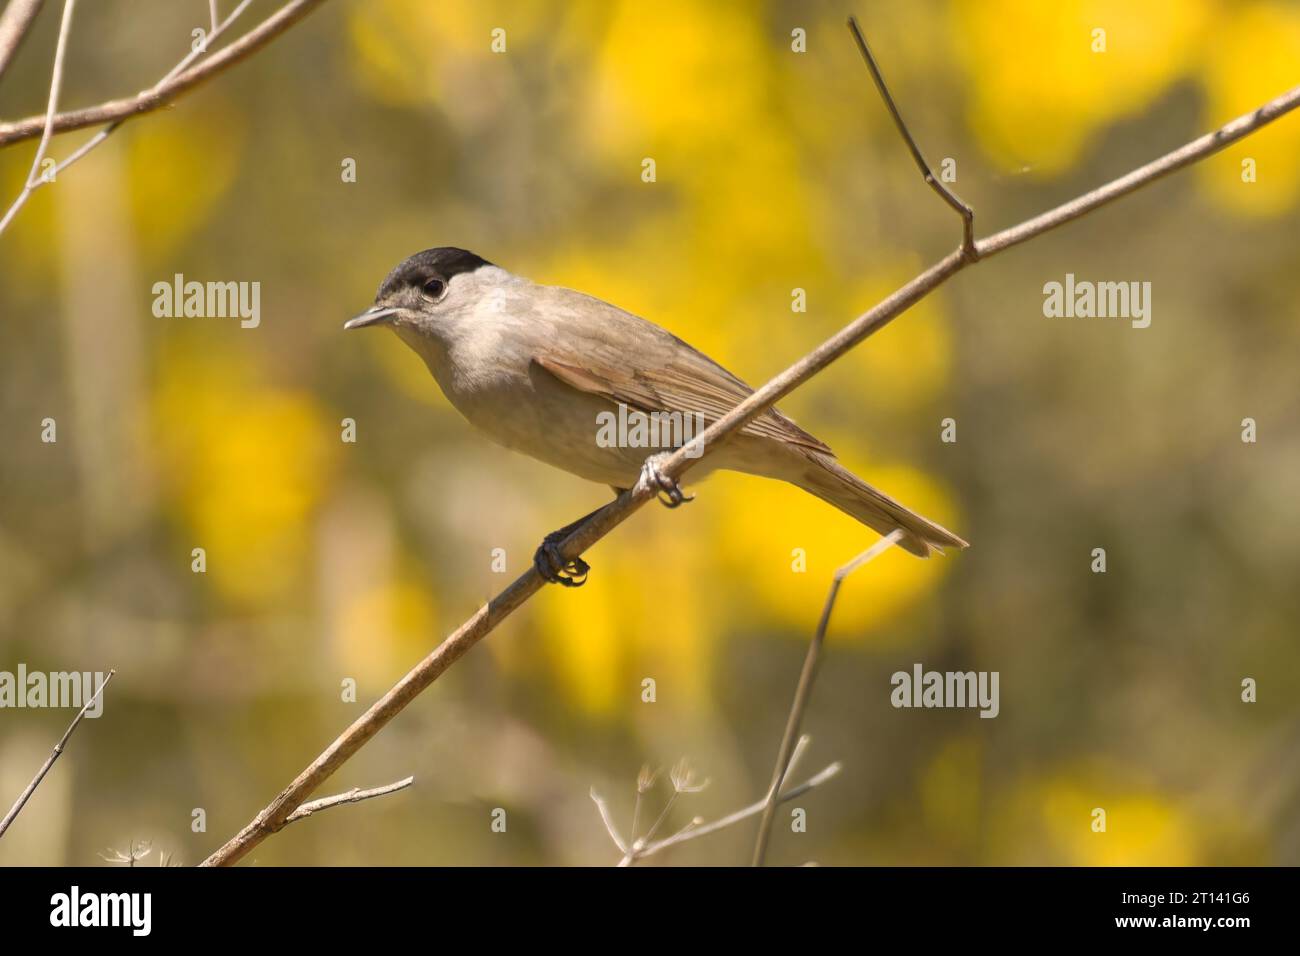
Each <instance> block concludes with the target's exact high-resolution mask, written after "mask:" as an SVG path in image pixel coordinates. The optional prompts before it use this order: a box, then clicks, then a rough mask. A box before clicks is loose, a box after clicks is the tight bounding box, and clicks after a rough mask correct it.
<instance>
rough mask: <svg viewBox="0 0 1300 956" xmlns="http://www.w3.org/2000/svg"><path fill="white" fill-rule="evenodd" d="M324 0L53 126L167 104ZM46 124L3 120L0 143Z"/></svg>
mask: <svg viewBox="0 0 1300 956" xmlns="http://www.w3.org/2000/svg"><path fill="white" fill-rule="evenodd" d="M324 2H325V0H291V2H290V3H286V4H285V5H284V6H283V7H281V8H280V9H279V10H277V11H276V12H275V13H273V14H271V16H269V17H267V18H266V19H265V20H263V21H262V22H261V23H260V24H258V26H257V27H255V28H254V29H252V30H250V31H249V32H248V33H245V34H244V35H243V36H242V37H240V38H239V39H238V40H236V41H235V42H234V43H232V44H230V46H228V47H226V48H225V49H224V50H222V51H221V52H219V53H214V54H213V55H212V56H210V57H208V58H207V59H206V60H204V61H203V62H202V63H200V64H199V65H198V66H194V67H191V68H189V69H186V70H184V71H183V72H180V73H177V74H176V75H174V76H169V77H168V79H167V80H166V82H164V83H162V84H160V85H159V86H155V87H153V88H151V89H148V90H145V91H144V92H142V93H138V94H136V95H135V96H128V97H124V98H122V99H118V100H109V101H108V102H106V103H100V104H99V105H98V106H90V107H86V108H85V109H79V110H69V111H68V112H66V113H58V114H56V115H55V116H54V120H53V123H51V124H50V128H51V130H52V132H54V133H66V132H67V131H68V130H71V129H84V128H85V127H87V126H99V125H101V124H103V123H111V122H114V121H118V120H127V119H130V118H131V117H134V116H139V115H140V114H141V113H149V112H152V111H153V110H156V109H158V108H159V107H163V106H167V105H168V104H170V103H172V102H174V101H175V100H176V99H177V98H179V97H180V96H181V95H183V94H185V93H188V92H189V91H190V90H192V89H194V88H195V87H196V86H198V85H199V84H200V83H203V82H204V81H205V80H209V79H211V78H212V77H214V76H216V75H217V74H218V73H220V72H222V71H223V70H226V69H229V68H230V67H232V66H234V65H235V64H236V63H239V62H240V61H242V60H245V59H247V58H248V57H249V56H251V55H252V54H253V53H256V52H257V51H258V50H260V49H261V48H262V47H264V46H266V45H267V44H268V43H270V42H271V41H272V40H274V39H275V38H276V37H278V36H279V35H280V34H281V33H283V32H284V31H285V30H287V29H289V27H291V26H293V25H294V24H295V23H297V22H298V21H299V20H301V19H302V18H303V17H305V16H307V14H309V13H311V12H312V11H313V10H315V9H316V7H318V6H320V5H321V4H322V3H324ZM230 19H231V17H227V18H226V20H227V22H229V21H230ZM211 40H212V37H209V38H208V41H209V45H210V44H211ZM204 49H206V47H205V48H204ZM200 52H202V51H200ZM45 128H46V127H45V117H44V116H29V117H27V118H26V119H21V120H18V121H16V122H13V123H0V146H8V145H10V144H11V143H17V142H20V141H22V140H25V139H32V138H33V137H36V136H39V135H41V134H42V131H43V130H44V129H45Z"/></svg>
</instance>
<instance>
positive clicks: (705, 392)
mask: <svg viewBox="0 0 1300 956" xmlns="http://www.w3.org/2000/svg"><path fill="white" fill-rule="evenodd" d="M679 341H680V340H679ZM681 345H682V347H683V349H684V350H685V353H686V354H687V355H689V356H690V358H689V359H688V361H690V362H691V365H689V366H683V365H679V364H677V362H675V361H674V362H671V363H669V364H666V365H662V366H660V367H658V368H655V369H654V370H653V371H637V372H633V373H632V374H631V375H630V376H629V375H628V373H626V372H619V371H615V370H614V369H611V368H609V367H607V366H603V365H598V364H596V363H594V362H591V361H586V360H584V361H583V362H582V364H580V365H579V364H576V363H574V362H573V361H572V360H571V359H567V358H566V359H561V358H559V357H557V356H555V355H553V354H549V353H541V354H538V355H536V356H534V357H533V361H535V362H536V363H537V364H538V365H540V366H541V367H542V368H544V369H546V370H547V371H548V372H550V373H551V374H552V375H554V376H555V377H556V378H558V379H559V380H560V381H562V382H564V383H565V384H566V385H569V386H571V387H573V388H576V389H578V390H579V391H582V392H588V393H590V394H593V395H600V396H603V397H604V398H607V399H609V400H610V401H612V402H616V403H617V402H622V403H624V404H626V405H628V406H629V407H632V408H638V409H640V410H641V411H644V412H647V413H652V412H681V413H683V414H694V413H697V412H698V413H702V414H703V415H704V418H705V421H707V422H714V421H716V420H717V419H719V418H721V417H722V416H723V415H725V414H726V413H727V412H729V411H731V410H732V409H733V408H735V407H736V406H737V405H739V404H740V403H741V402H742V401H744V400H745V399H746V398H747V397H749V396H750V395H751V394H753V389H751V388H750V387H749V386H748V385H746V384H745V383H744V382H742V381H741V380H740V379H738V378H736V376H734V375H732V374H731V373H730V372H728V371H727V370H726V369H724V368H723V367H722V366H721V365H718V364H717V363H715V362H713V361H712V360H711V359H709V358H708V357H707V356H705V355H703V354H702V353H700V352H697V351H695V350H694V349H692V348H691V347H690V346H689V345H686V343H685V342H682V343H681ZM741 430H742V431H743V432H745V433H747V434H750V435H754V436H757V437H763V438H774V439H776V440H778V441H783V442H788V443H790V444H793V445H800V446H802V447H804V448H808V449H811V450H813V451H819V452H823V453H825V454H832V452H831V450H830V448H829V447H828V446H827V445H826V444H825V443H824V442H822V441H820V440H819V439H817V438H815V437H814V436H812V435H810V434H808V432H806V431H804V430H803V429H802V428H800V427H799V426H798V425H796V424H795V423H794V422H793V421H791V420H790V419H789V418H787V417H786V416H785V415H783V414H781V412H779V411H777V410H776V409H775V408H769V409H768V410H767V411H765V412H763V414H761V415H759V416H758V417H757V418H755V419H754V420H753V421H751V422H750V423H749V424H748V425H746V426H745V427H744V428H743V429H741Z"/></svg>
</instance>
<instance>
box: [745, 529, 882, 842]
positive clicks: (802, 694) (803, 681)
mask: <svg viewBox="0 0 1300 956" xmlns="http://www.w3.org/2000/svg"><path fill="white" fill-rule="evenodd" d="M904 534H905V532H904V531H902V530H901V529H899V530H896V531H891V532H890V533H889V534H888V535H886V536H885V537H883V538H881V539H880V540H879V541H877V542H876V543H875V544H873V545H872V546H871V547H869V548H867V550H865V551H863V552H862V553H861V554H859V555H858V556H857V557H856V558H854V559H853V560H852V561H850V562H849V563H848V564H846V565H844V566H843V567H842V568H840V569H839V570H837V571H836V572H835V575H834V576H833V577H832V578H831V588H830V591H829V592H828V593H827V594H826V604H825V605H824V606H823V607H822V616H821V619H820V620H819V621H818V622H817V632H816V633H815V634H813V639H812V640H811V641H810V642H809V643H808V653H807V654H806V655H804V659H803V671H802V672H801V673H800V674H799V684H798V686H797V687H796V688H795V692H794V701H793V703H791V704H790V716H789V718H787V720H786V723H785V735H784V736H783V737H782V738H781V746H780V747H779V748H778V750H777V755H776V768H775V769H774V770H773V771H772V783H771V785H770V786H769V787H768V789H767V796H766V797H765V798H764V801H765V803H764V807H763V819H762V820H761V821H759V824H758V837H757V838H756V839H755V841H754V860H753V865H754V866H762V865H763V857H764V855H766V853H767V844H768V841H769V840H770V839H771V835H772V818H773V817H774V816H776V795H777V794H778V793H780V792H781V785H782V784H783V783H784V782H785V778H786V777H787V776H789V775H790V774H791V773H793V772H794V764H795V761H796V759H797V756H798V749H797V748H796V745H795V741H796V740H798V741H799V743H800V744H804V743H806V742H807V740H808V738H807V737H800V736H799V725H800V724H801V723H802V722H803V715H804V711H805V710H807V709H808V701H809V699H810V698H811V697H812V688H813V682H814V681H816V680H817V665H818V663H819V662H820V659H821V652H822V645H823V644H824V643H825V642H826V626H827V625H828V624H830V620H831V611H832V610H834V608H835V598H836V597H838V596H839V593H840V585H841V584H843V583H844V579H845V578H847V577H848V576H849V575H850V574H852V573H853V572H854V571H856V570H858V568H860V567H862V566H863V565H864V564H866V563H867V562H869V561H873V560H875V559H876V558H878V557H879V556H880V555H882V554H884V553H885V552H886V551H888V550H889V549H890V548H892V547H893V546H894V545H896V544H898V542H899V541H900V540H901V539H902V537H903V535H904Z"/></svg>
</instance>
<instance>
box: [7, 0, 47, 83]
mask: <svg viewBox="0 0 1300 956" xmlns="http://www.w3.org/2000/svg"><path fill="white" fill-rule="evenodd" d="M44 3H45V0H9V5H8V6H7V7H5V11H4V13H0V77H3V76H4V75H5V70H7V69H9V64H10V63H11V62H13V58H14V54H15V53H17V52H18V48H19V47H20V46H22V45H23V40H25V39H26V38H27V31H28V30H30V29H31V28H32V23H33V22H35V20H36V14H38V13H40V12H41V6H42V5H44Z"/></svg>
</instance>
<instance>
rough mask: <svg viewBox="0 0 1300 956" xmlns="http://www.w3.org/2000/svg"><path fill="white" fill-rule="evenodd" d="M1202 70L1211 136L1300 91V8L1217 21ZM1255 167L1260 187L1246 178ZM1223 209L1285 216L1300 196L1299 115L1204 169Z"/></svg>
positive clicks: (1201, 173) (1252, 6) (1231, 11)
mask: <svg viewBox="0 0 1300 956" xmlns="http://www.w3.org/2000/svg"><path fill="white" fill-rule="evenodd" d="M1216 26H1217V29H1216V30H1215V35H1214V42H1213V43H1211V44H1209V46H1208V50H1207V53H1208V58H1207V61H1206V63H1205V65H1204V68H1203V70H1202V72H1203V74H1204V76H1205V89H1206V108H1205V112H1206V117H1205V125H1206V128H1207V129H1208V128H1210V127H1214V126H1218V125H1220V124H1221V123H1225V122H1227V121H1228V120H1230V119H1233V118H1234V117H1237V116H1240V115H1242V114H1243V113H1247V112H1250V111H1251V110H1253V109H1255V108H1256V107H1258V106H1259V105H1260V104H1261V103H1264V102H1266V101H1267V100H1270V99H1272V98H1273V97H1274V96H1277V95H1278V94H1279V93H1282V92H1285V91H1286V90H1289V89H1291V88H1292V87H1294V86H1296V85H1297V84H1300V8H1297V7H1296V5H1295V4H1281V3H1249V4H1245V3H1242V4H1232V5H1231V6H1230V7H1228V8H1227V9H1225V10H1224V12H1223V15H1222V16H1221V17H1220V18H1219V19H1218V21H1217V24H1216ZM1246 160H1250V161H1251V163H1252V166H1253V168H1252V169H1250V173H1251V174H1253V177H1254V179H1253V181H1248V180H1247V179H1245V178H1243V174H1244V173H1246V172H1247V170H1246V168H1244V167H1243V162H1245V161H1246ZM1196 176H1197V177H1198V179H1199V181H1200V183H1201V185H1203V186H1204V187H1205V189H1206V191H1207V192H1208V193H1209V195H1210V196H1211V197H1212V198H1213V199H1214V201H1215V202H1217V203H1218V204H1219V205H1221V206H1223V207H1224V208H1226V209H1229V210H1231V211H1232V212H1236V213H1240V214H1243V215H1249V216H1278V215H1281V214H1283V213H1285V212H1287V211H1288V210H1290V209H1292V208H1293V207H1294V206H1295V203H1296V198H1297V197H1298V196H1300V122H1297V121H1296V120H1295V118H1294V115H1293V116H1291V117H1287V118H1286V119H1284V120H1282V121H1280V122H1277V123H1273V124H1271V125H1269V126H1266V127H1265V128H1264V129H1262V130H1260V131H1259V132H1258V133H1255V134H1254V135H1253V136H1250V137H1249V138H1248V139H1246V140H1245V141H1243V142H1241V143H1238V144H1236V145H1235V146H1232V147H1229V148H1228V149H1225V150H1224V151H1223V152H1222V153H1219V154H1218V155H1217V156H1212V157H1210V158H1209V159H1208V160H1206V161H1205V162H1202V163H1200V164H1198V165H1197V167H1196Z"/></svg>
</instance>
